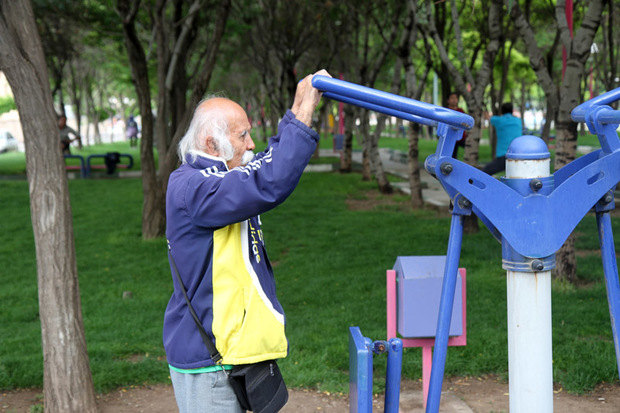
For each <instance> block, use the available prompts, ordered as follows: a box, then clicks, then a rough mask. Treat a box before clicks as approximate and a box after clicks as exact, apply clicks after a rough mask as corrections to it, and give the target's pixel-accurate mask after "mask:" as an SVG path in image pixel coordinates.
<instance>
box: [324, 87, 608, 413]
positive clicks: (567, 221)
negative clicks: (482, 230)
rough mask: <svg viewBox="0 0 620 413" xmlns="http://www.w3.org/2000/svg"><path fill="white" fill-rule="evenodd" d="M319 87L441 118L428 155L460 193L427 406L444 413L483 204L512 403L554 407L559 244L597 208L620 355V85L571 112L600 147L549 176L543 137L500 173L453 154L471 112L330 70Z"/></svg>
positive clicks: (430, 166)
mask: <svg viewBox="0 0 620 413" xmlns="http://www.w3.org/2000/svg"><path fill="white" fill-rule="evenodd" d="M312 83H313V86H314V87H316V88H317V89H319V90H321V91H323V92H324V96H325V97H327V98H330V99H333V100H337V101H342V102H345V103H350V104H354V105H357V106H361V107H364V108H367V109H371V110H376V111H378V112H381V113H385V114H388V115H392V116H397V117H400V118H402V119H407V120H410V121H413V122H418V123H422V124H425V125H434V126H437V135H438V138H439V141H438V144H437V150H436V152H435V153H434V154H433V155H431V156H429V157H428V158H427V159H426V162H425V168H426V170H427V171H428V172H429V173H430V174H432V175H433V176H435V177H436V178H437V179H438V180H439V181H440V183H441V184H442V186H443V188H444V189H445V191H446V192H447V193H448V195H449V196H450V198H451V199H452V203H453V209H452V221H451V226H450V238H449V241H448V251H447V259H446V266H445V269H444V279H443V286H442V293H441V301H440V307H439V316H438V321H437V332H436V339H435V350H434V353H433V367H432V371H431V379H430V386H429V394H428V400H427V405H426V411H427V413H431V412H438V411H439V404H440V398H441V386H442V383H443V375H444V370H445V361H446V352H447V346H448V338H449V328H450V317H451V314H452V305H453V299H454V294H455V285H456V274H457V267H458V262H459V258H460V251H461V242H462V238H463V217H464V216H465V215H470V214H471V213H472V212H474V213H475V214H476V215H477V216H478V217H479V218H480V219H481V221H482V222H483V223H484V224H485V225H486V226H487V227H488V228H489V230H490V231H491V233H492V234H493V235H494V236H495V237H496V238H497V239H498V240H499V241H501V243H502V267H503V268H504V269H506V270H507V296H508V306H507V307H508V308H507V310H508V353H509V386H510V390H509V391H510V411H511V412H532V411H540V412H552V411H553V372H552V357H551V354H552V346H551V273H550V271H551V270H552V269H553V268H554V267H555V253H556V251H557V250H558V249H559V248H560V247H561V246H562V244H563V243H564V242H565V241H566V239H567V238H568V236H569V235H570V233H571V232H572V231H573V229H574V228H575V227H576V226H577V224H578V223H579V222H580V221H581V219H582V218H583V217H584V216H585V214H586V213H588V211H589V210H590V209H592V208H593V207H594V209H595V211H596V216H597V225H598V231H599V241H600V245H601V253H602V259H603V269H604V272H605V280H606V287H607V296H608V303H609V311H610V317H611V324H612V332H613V337H614V345H615V351H616V359H617V362H618V369H619V371H620V347H619V342H618V330H619V325H618V323H620V283H619V282H618V266H617V262H616V256H615V250H614V243H613V233H612V228H611V218H610V216H609V212H610V211H611V210H613V208H614V207H615V203H614V193H613V188H614V187H615V186H616V185H617V184H618V182H619V181H620V139H619V138H618V135H617V133H616V129H617V128H618V126H619V125H620V112H619V111H615V110H613V109H612V108H611V107H609V106H607V105H609V104H610V103H613V102H615V101H617V100H620V88H618V89H615V90H612V91H610V92H608V93H606V94H604V95H601V96H599V97H597V98H595V99H592V100H590V101H588V102H585V103H583V104H582V105H580V106H578V107H577V108H575V110H574V111H573V113H572V117H573V120H574V121H576V122H586V124H587V125H588V128H589V130H590V132H591V133H594V134H596V135H597V137H598V139H599V142H600V144H601V149H599V150H597V151H594V152H592V153H590V154H588V155H585V156H583V157H581V158H578V159H576V160H575V161H573V162H571V163H569V164H568V165H566V166H564V167H563V168H561V169H560V170H558V171H557V172H556V173H555V174H553V175H550V173H549V167H550V155H549V151H548V149H547V146H546V144H545V143H544V142H543V141H542V140H541V139H540V138H538V137H535V136H522V137H520V138H517V139H515V140H514V141H513V142H512V144H511V145H510V148H509V150H508V152H507V154H506V158H507V160H506V176H505V177H503V178H502V179H501V181H500V180H497V179H495V178H493V177H492V176H489V175H487V174H485V173H484V172H482V171H480V170H478V169H476V168H474V167H472V166H470V165H467V164H465V163H464V162H461V161H459V160H457V159H454V158H452V156H451V155H452V151H453V149H454V145H455V142H456V141H457V140H458V139H459V138H460V137H461V136H462V133H463V130H466V129H470V128H471V127H472V126H473V119H472V118H471V117H470V116H468V115H465V114H462V113H458V112H454V111H451V110H449V109H445V108H440V107H437V106H434V105H430V104H426V103H422V102H417V101H415V100H412V99H407V98H404V97H401V96H396V95H392V94H389V93H386V92H381V91H377V90H374V89H371V88H366V87H363V86H359V85H355V84H352V83H348V82H344V81H341V80H336V79H332V78H329V77H326V76H315V77H314V78H313V81H312Z"/></svg>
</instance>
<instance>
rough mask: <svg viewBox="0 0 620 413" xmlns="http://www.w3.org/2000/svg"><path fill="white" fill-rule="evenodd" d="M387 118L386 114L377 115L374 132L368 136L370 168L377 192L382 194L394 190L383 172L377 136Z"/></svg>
mask: <svg viewBox="0 0 620 413" xmlns="http://www.w3.org/2000/svg"><path fill="white" fill-rule="evenodd" d="M386 120H387V116H385V115H379V116H377V128H376V129H375V132H374V133H373V134H371V135H370V136H369V139H370V153H369V155H370V156H369V160H370V170H371V171H372V173H373V174H374V175H375V179H376V180H377V185H378V187H379V192H381V193H382V194H391V193H392V192H394V188H392V185H391V184H390V181H389V180H388V178H387V175H386V173H385V169H384V168H383V162H381V154H380V153H379V138H380V137H381V133H382V132H383V129H384V128H385V122H386Z"/></svg>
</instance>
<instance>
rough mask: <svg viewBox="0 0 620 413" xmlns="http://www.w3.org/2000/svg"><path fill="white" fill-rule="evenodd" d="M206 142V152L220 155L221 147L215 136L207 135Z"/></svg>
mask: <svg viewBox="0 0 620 413" xmlns="http://www.w3.org/2000/svg"><path fill="white" fill-rule="evenodd" d="M204 142H205V152H206V153H208V154H209V155H213V156H218V155H219V148H218V146H217V143H216V141H215V138H214V137H213V136H207V137H206V138H205V140H204Z"/></svg>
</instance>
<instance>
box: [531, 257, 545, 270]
mask: <svg viewBox="0 0 620 413" xmlns="http://www.w3.org/2000/svg"><path fill="white" fill-rule="evenodd" d="M531 267H532V269H533V270H534V271H542V270H544V269H545V264H544V263H543V262H542V261H541V260H534V261H532V264H531Z"/></svg>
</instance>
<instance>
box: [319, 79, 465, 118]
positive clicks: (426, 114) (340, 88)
mask: <svg viewBox="0 0 620 413" xmlns="http://www.w3.org/2000/svg"><path fill="white" fill-rule="evenodd" d="M312 86H314V87H315V88H316V89H318V90H321V91H323V92H325V94H324V96H325V97H329V98H330V99H334V100H342V99H343V98H344V99H349V101H351V100H352V101H354V102H355V103H354V104H355V105H358V106H361V107H369V105H370V106H372V107H369V108H371V109H372V110H377V108H378V107H384V108H387V109H392V110H394V111H397V112H404V113H408V114H411V115H415V116H419V117H423V118H427V119H431V120H434V121H436V122H442V123H445V124H447V125H450V126H453V127H455V128H458V129H471V128H472V127H473V126H474V119H473V118H472V117H471V116H469V115H466V114H464V113H460V112H456V111H454V110H451V109H447V108H442V107H440V106H435V105H431V104H429V103H424V102H419V101H417V100H414V99H409V98H406V97H403V96H398V95H394V94H392V93H388V92H383V91H380V90H376V89H372V88H369V87H365V86H360V85H356V84H354V83H349V82H345V81H344V80H339V79H333V78H331V77H328V76H321V75H317V76H314V77H313V78H312ZM343 101H344V100H343Z"/></svg>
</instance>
